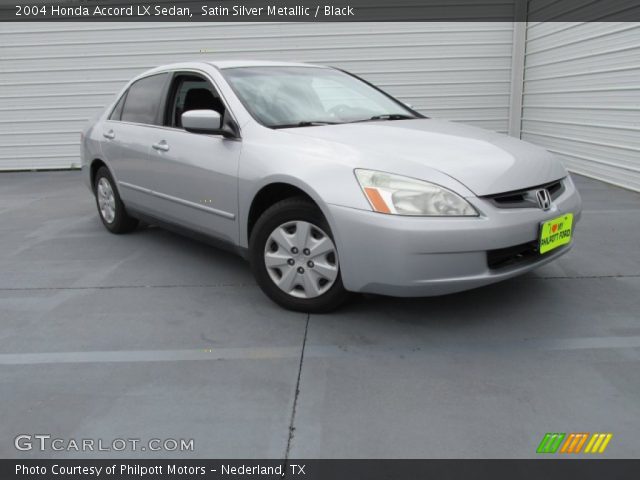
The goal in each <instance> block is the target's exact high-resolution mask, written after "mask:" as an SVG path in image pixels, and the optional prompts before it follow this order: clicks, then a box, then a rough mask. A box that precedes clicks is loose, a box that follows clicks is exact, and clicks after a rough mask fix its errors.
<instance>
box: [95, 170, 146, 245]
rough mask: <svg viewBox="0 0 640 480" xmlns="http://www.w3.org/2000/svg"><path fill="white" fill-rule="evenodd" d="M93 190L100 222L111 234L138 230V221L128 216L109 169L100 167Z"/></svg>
mask: <svg viewBox="0 0 640 480" xmlns="http://www.w3.org/2000/svg"><path fill="white" fill-rule="evenodd" d="M93 190H94V192H95V195H96V205H97V206H98V214H99V215H100V220H102V224H103V225H104V226H105V227H106V228H107V230H109V231H110V232H111V233H127V232H130V231H132V230H134V229H135V228H136V226H137V225H138V220H137V219H135V218H133V217H130V216H129V215H128V214H127V211H126V210H125V208H124V204H123V203H122V200H121V199H120V194H119V193H118V190H117V189H116V186H115V182H114V181H113V177H112V176H111V173H110V172H109V169H108V168H107V167H100V168H99V169H98V171H97V172H96V176H95V179H94V187H93Z"/></svg>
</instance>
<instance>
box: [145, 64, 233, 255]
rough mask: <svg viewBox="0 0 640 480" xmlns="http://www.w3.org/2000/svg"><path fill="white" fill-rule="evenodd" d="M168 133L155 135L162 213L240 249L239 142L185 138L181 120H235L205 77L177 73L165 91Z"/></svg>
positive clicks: (214, 137) (195, 136)
mask: <svg viewBox="0 0 640 480" xmlns="http://www.w3.org/2000/svg"><path fill="white" fill-rule="evenodd" d="M165 104H166V106H165V111H164V122H163V123H164V128H160V129H156V130H155V131H154V132H153V134H152V139H151V143H152V150H151V153H150V155H151V159H152V163H153V165H154V172H155V175H156V177H155V183H156V188H155V190H156V191H157V195H158V198H159V200H158V202H159V203H158V204H157V205H158V207H159V208H160V209H161V210H162V213H163V217H164V218H167V219H169V220H170V221H172V222H173V223H177V224H180V225H183V226H185V227H187V228H189V229H192V230H196V231H199V232H202V233H205V234H207V235H212V236H215V237H218V238H220V239H223V240H226V241H229V242H231V243H237V241H238V228H237V223H236V222H237V215H238V161H239V157H240V149H241V145H242V144H241V142H240V140H239V139H236V138H225V137H223V136H222V135H208V134H197V133H190V132H187V131H186V130H184V129H183V128H182V125H181V118H180V117H181V115H182V113H184V112H186V111H189V110H216V111H218V112H219V113H220V115H221V117H222V120H223V122H225V121H227V120H228V119H229V118H230V117H229V116H230V115H231V112H229V110H228V108H227V106H226V104H225V102H224V100H223V99H222V98H221V96H220V95H219V93H218V90H217V89H216V88H215V86H214V85H213V84H212V82H211V80H209V79H208V78H207V77H205V76H204V75H201V74H198V73H193V72H176V73H175V74H174V75H173V78H172V81H171V85H170V88H169V89H168V91H167V98H166V102H165Z"/></svg>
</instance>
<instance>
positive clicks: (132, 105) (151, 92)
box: [122, 73, 168, 125]
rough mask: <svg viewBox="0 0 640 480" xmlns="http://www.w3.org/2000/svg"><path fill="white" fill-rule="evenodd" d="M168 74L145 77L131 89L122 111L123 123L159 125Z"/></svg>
mask: <svg viewBox="0 0 640 480" xmlns="http://www.w3.org/2000/svg"><path fill="white" fill-rule="evenodd" d="M167 75H168V74H166V73H161V74H159V75H152V76H150V77H145V78H142V79H140V80H138V81H137V82H135V83H134V84H133V85H131V87H129V92H128V93H127V96H126V99H125V102H124V109H123V110H122V121H123V122H134V123H147V124H149V125H153V124H155V123H157V116H158V115H157V114H158V107H159V105H160V102H161V100H162V92H163V87H164V84H165V81H166V79H167Z"/></svg>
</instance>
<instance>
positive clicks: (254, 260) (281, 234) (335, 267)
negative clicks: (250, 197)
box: [249, 197, 349, 313]
mask: <svg viewBox="0 0 640 480" xmlns="http://www.w3.org/2000/svg"><path fill="white" fill-rule="evenodd" d="M249 249H250V259H251V266H252V268H253V272H254V275H255V277H256V280H257V282H258V285H259V286H260V288H262V290H263V291H264V292H265V293H266V294H267V295H268V296H269V297H270V298H271V299H272V300H274V301H275V302H276V303H278V304H279V305H281V306H283V307H285V308H287V309H290V310H296V311H302V312H310V313H320V312H328V311H331V310H334V309H336V308H337V307H339V306H340V305H342V303H344V302H345V301H346V300H347V298H348V296H349V294H348V292H347V291H346V290H345V288H344V286H343V284H342V278H341V275H340V263H339V258H338V249H337V248H336V245H335V242H334V239H333V236H332V234H331V229H330V228H329V225H328V223H327V221H326V219H325V218H324V216H323V215H322V213H321V212H320V210H319V209H318V207H316V206H315V205H314V204H313V203H311V202H310V201H308V200H306V199H304V198H299V197H298V198H288V199H285V200H282V201H280V202H278V203H276V204H275V205H273V206H271V207H270V208H268V209H267V210H266V211H265V212H264V213H263V214H262V216H261V217H260V218H259V219H258V221H257V222H256V225H255V227H254V228H253V231H252V235H251V241H250V244H249Z"/></svg>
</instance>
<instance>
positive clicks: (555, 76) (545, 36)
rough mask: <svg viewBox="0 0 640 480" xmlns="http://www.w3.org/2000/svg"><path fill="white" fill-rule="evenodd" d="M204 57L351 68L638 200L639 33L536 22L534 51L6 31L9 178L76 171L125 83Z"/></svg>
mask: <svg viewBox="0 0 640 480" xmlns="http://www.w3.org/2000/svg"><path fill="white" fill-rule="evenodd" d="M514 38H515V40H516V48H515V55H514V57H513V58H514V59H515V60H516V63H515V65H516V66H517V65H518V62H519V61H521V60H522V58H523V57H524V61H525V65H524V84H523V85H522V76H521V75H518V74H514V75H513V76H512V72H514V73H518V70H517V69H513V68H512V53H513V52H514V48H513V44H514ZM519 44H523V49H524V51H525V54H523V52H522V50H520V49H519ZM522 54H523V55H522ZM198 58H203V59H204V58H256V59H274V60H294V61H307V62H316V63H322V64H328V65H335V66H338V67H341V68H346V69H348V70H350V71H353V72H354V73H357V74H359V75H361V76H363V77H364V78H366V79H368V80H370V81H371V82H373V83H375V84H377V85H379V86H381V87H383V88H384V89H386V90H388V91H389V92H390V93H392V94H394V95H396V96H397V97H399V98H400V99H401V100H403V101H405V102H407V103H411V104H412V105H414V107H415V108H417V109H418V110H420V111H421V112H423V113H425V114H426V115H429V116H433V117H440V118H446V119H451V120H456V121H462V122H466V123H470V124H475V125H478V126H480V127H484V128H489V129H493V130H496V131H500V132H507V131H508V130H509V129H511V131H512V132H516V134H517V132H518V130H520V131H521V136H522V138H523V139H525V140H528V141H531V142H534V143H537V144H540V145H543V146H545V147H546V148H548V149H550V150H552V151H553V152H555V153H556V154H558V155H559V156H560V158H561V159H562V160H563V161H564V162H565V164H566V165H567V166H568V167H569V168H570V169H571V170H573V171H576V172H579V173H583V174H587V175H590V176H593V177H596V178H600V179H603V180H606V181H609V182H612V183H615V184H618V185H623V186H625V187H628V188H633V189H637V190H640V24H638V23H589V24H577V23H530V24H529V25H528V26H527V27H526V41H525V39H524V36H523V35H520V36H519V35H518V34H517V32H516V35H515V37H514V26H513V24H512V23H507V22H503V23H481V22H459V23H438V22H434V23H351V24H343V23H316V24H313V23H312V24H294V23H285V24H264V23H245V24H242V23H223V24H213V23H204V24H190V23H177V24H153V23H139V24H136V23H115V24H113V23H95V24H91V23H30V24H29V23H24V24H20V23H5V24H3V25H2V29H1V30H0V170H2V169H5V170H6V169H32V168H68V167H71V166H77V164H78V142H79V132H80V130H81V128H82V126H83V125H84V123H85V122H86V121H87V120H88V119H89V118H91V117H92V116H94V115H95V114H96V113H97V112H99V111H100V110H101V109H102V108H103V106H104V105H106V104H107V103H109V102H110V100H111V99H112V97H113V95H114V94H115V93H116V92H117V91H118V90H119V89H120V88H121V87H122V86H123V84H124V83H125V82H126V81H127V80H128V79H130V78H131V77H133V76H134V75H136V74H138V73H140V72H142V71H144V70H146V69H148V68H151V67H154V66H157V65H161V64H165V63H170V62H174V61H182V60H190V59H198ZM512 78H513V82H514V83H513V84H512ZM521 86H522V91H523V93H522V97H521V100H522V104H523V107H522V109H520V104H519V102H518V101H517V100H518V99H520V92H521V88H520V87H521ZM512 87H513V88H512ZM512 92H513V93H514V96H513V99H512V98H511V93H512ZM511 100H516V101H515V103H514V102H512V101H511ZM510 106H511V109H512V121H511V122H510V119H509V116H510V115H509V109H510ZM520 113H521V114H522V115H521V117H520ZM518 127H519V128H518Z"/></svg>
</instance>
